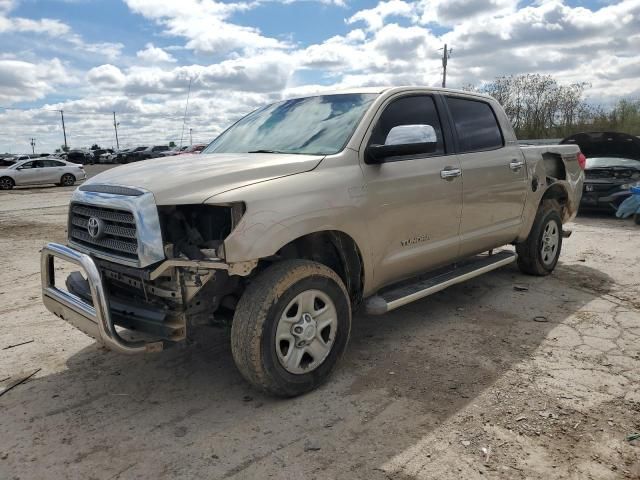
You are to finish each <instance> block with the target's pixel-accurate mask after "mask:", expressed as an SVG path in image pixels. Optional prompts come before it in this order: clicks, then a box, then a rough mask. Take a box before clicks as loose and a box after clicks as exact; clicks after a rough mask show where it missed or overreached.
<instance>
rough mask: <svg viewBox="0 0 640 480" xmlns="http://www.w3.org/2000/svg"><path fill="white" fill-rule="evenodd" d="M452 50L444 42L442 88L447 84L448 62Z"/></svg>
mask: <svg viewBox="0 0 640 480" xmlns="http://www.w3.org/2000/svg"><path fill="white" fill-rule="evenodd" d="M452 50H453V49H451V48H449V49H447V44H446V43H445V44H444V50H443V52H442V88H445V87H446V86H447V63H448V60H449V56H451V52H452Z"/></svg>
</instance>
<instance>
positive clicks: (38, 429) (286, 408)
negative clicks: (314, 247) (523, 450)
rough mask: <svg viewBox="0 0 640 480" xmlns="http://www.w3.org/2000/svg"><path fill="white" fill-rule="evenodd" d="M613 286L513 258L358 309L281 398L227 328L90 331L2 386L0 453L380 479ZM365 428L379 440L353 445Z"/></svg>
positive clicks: (66, 463) (226, 474)
mask: <svg viewBox="0 0 640 480" xmlns="http://www.w3.org/2000/svg"><path fill="white" fill-rule="evenodd" d="M594 279H596V280H597V281H596V282H595V283H594ZM515 283H517V284H524V285H525V286H526V288H528V289H527V290H525V291H516V290H515V289H514V287H513V285H514V284H515ZM611 285H612V280H611V279H610V278H609V277H608V276H606V275H604V274H603V273H601V272H599V271H596V270H594V269H591V268H589V267H587V266H584V265H560V266H559V267H558V270H557V274H554V275H553V276H551V277H547V278H544V279H542V278H534V277H524V276H522V275H520V274H519V273H518V272H517V269H516V268H515V267H514V266H511V267H507V268H504V269H502V270H501V271H497V272H494V273H490V274H487V275H485V276H483V277H480V278H477V279H474V280H471V281H469V282H467V283H466V284H462V285H458V286H455V287H451V288H449V289H448V290H445V291H444V292H441V293H439V294H437V295H434V296H432V297H429V298H427V299H424V300H421V301H419V302H416V303H413V304H411V305H409V306H407V307H405V308H403V309H399V310H397V311H394V312H391V313H389V314H387V315H385V316H380V317H372V316H366V315H357V316H356V317H355V318H354V324H353V329H352V337H351V342H350V346H349V348H348V351H347V353H346V355H345V358H344V359H343V361H342V363H341V364H340V366H339V367H338V370H337V372H336V374H335V375H334V376H333V377H332V379H331V380H329V382H328V383H327V384H325V385H324V386H322V387H321V388H320V389H318V390H317V391H314V392H311V393H309V394H307V395H305V396H302V397H300V398H296V399H289V400H282V399H274V398H271V397H268V396H265V395H263V394H261V393H259V392H257V391H255V390H253V389H252V388H251V387H249V386H248V385H247V384H246V383H245V382H244V381H243V380H242V378H241V377H240V375H239V373H238V372H237V370H236V368H235V366H234V364H233V360H232V357H231V351H230V347H229V333H228V331H226V330H224V329H213V328H203V329H202V331H201V332H199V333H202V335H201V336H200V340H199V341H198V343H196V344H194V345H190V346H187V347H185V348H176V349H173V350H167V351H165V352H163V353H161V354H157V355H151V356H141V357H124V356H120V355H117V354H114V353H111V352H106V351H104V350H101V349H98V348H97V347H96V346H93V345H92V346H89V347H87V348H84V349H83V350H81V351H79V352H78V353H76V354H74V355H73V356H71V357H70V358H69V359H68V361H67V365H66V366H67V369H66V370H63V371H61V372H59V373H55V374H52V375H48V376H45V377H41V378H37V379H36V380H33V381H30V382H28V383H26V384H24V385H22V386H20V387H18V388H16V389H14V390H13V391H11V392H9V393H8V394H7V395H6V396H4V397H3V398H2V399H1V400H0V402H1V403H2V405H3V407H2V408H3V409H4V410H5V413H4V416H5V419H7V420H6V421H3V423H4V424H5V428H6V431H11V432H12V435H11V437H12V442H11V443H12V444H13V447H11V449H9V450H8V454H9V456H8V458H7V460H6V462H8V463H7V464H5V466H6V465H9V467H10V469H11V470H13V471H14V472H13V473H14V474H15V475H20V476H21V477H22V476H24V477H25V478H36V477H42V475H43V472H44V471H47V472H48V473H49V476H50V478H57V477H63V476H67V475H69V472H73V475H77V476H78V477H80V478H88V477H92V478H111V477H113V476H114V475H116V476H117V475H119V472H120V473H122V472H125V473H122V475H123V477H122V478H129V477H134V476H135V475H136V474H137V475H142V476H144V477H147V478H151V477H153V478H174V477H176V476H185V477H189V478H200V477H203V476H204V477H206V478H230V477H236V478H266V476H267V473H271V474H273V475H274V476H275V477H276V478H289V476H292V475H294V474H295V475H300V476H301V478H302V477H304V476H308V475H310V474H311V473H312V472H313V471H314V469H320V470H319V471H322V472H323V475H325V476H326V478H339V477H341V478H344V475H343V473H344V472H349V471H354V472H355V471H357V472H358V474H357V475H354V476H356V477H358V478H361V477H367V478H386V477H385V474H383V473H382V472H381V471H380V470H379V468H380V467H381V466H382V465H383V464H385V462H387V461H389V460H390V459H391V458H393V457H395V456H396V455H398V454H400V453H401V452H402V451H404V450H405V449H408V448H410V447H411V446H412V445H413V444H414V443H415V439H416V438H420V437H423V436H425V435H428V434H429V432H431V431H432V430H434V429H435V428H437V427H438V425H440V424H442V422H444V421H446V420H447V419H448V418H449V417H451V416H452V415H455V414H456V413H457V412H458V411H459V410H461V409H462V408H464V407H465V406H466V405H467V404H469V403H470V402H473V401H474V399H475V398H477V397H478V396H479V395H480V394H482V392H484V391H485V390H487V389H488V388H490V387H491V386H492V385H493V384H494V383H495V382H496V381H497V380H498V379H500V377H501V376H502V375H504V374H505V372H507V371H508V370H510V369H513V368H514V367H515V366H517V365H518V364H519V363H521V362H523V361H526V360H527V359H528V358H530V357H531V356H532V354H533V353H534V351H535V350H536V349H538V348H539V347H540V345H541V344H542V342H543V341H544V340H545V338H546V337H547V335H548V334H549V332H550V331H551V330H552V329H554V328H555V327H557V326H558V325H559V324H561V323H563V322H565V321H566V320H567V319H568V318H570V317H571V316H572V315H573V314H574V313H576V312H577V311H578V310H580V309H581V308H582V307H583V306H584V305H585V304H587V303H589V302H591V301H593V300H594V299H596V298H598V297H600V296H601V295H604V294H605V293H607V292H608V291H609V288H610V286H611ZM535 316H544V317H545V318H546V320H547V321H545V322H535V321H533V317H535ZM9 419H12V420H9ZM417 419H420V421H417ZM425 419H428V421H425ZM36 439H37V442H36V443H37V445H38V447H37V448H38V450H37V456H38V459H39V460H38V462H36V463H33V462H32V463H29V462H25V461H24V459H25V458H26V457H25V455H26V454H25V453H24V452H22V451H21V450H20V449H28V448H29V446H31V445H33V444H34V442H35V441H36ZM367 439H375V442H373V443H371V445H369V446H368V447H367V446H364V447H363V442H365V443H366V442H368V441H369V440H367ZM5 445H6V443H5ZM18 445H19V446H21V447H20V448H18V447H16V446H18ZM5 453H7V451H6V449H5ZM256 469H260V473H256V472H257V470H256ZM350 469H355V470H350ZM365 472H366V473H367V474H366V475H365V474H364V473H365ZM347 476H348V475H347ZM323 478H325V477H323ZM393 478H402V477H401V476H400V477H398V476H394V477H393Z"/></svg>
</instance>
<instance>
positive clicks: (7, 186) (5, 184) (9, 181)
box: [0, 177, 16, 190]
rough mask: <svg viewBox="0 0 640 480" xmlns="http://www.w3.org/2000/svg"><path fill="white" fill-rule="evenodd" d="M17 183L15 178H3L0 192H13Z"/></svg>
mask: <svg viewBox="0 0 640 480" xmlns="http://www.w3.org/2000/svg"><path fill="white" fill-rule="evenodd" d="M15 185H16V182H14V181H13V178H10V177H1V178H0V190H11V189H12V188H13V187H15Z"/></svg>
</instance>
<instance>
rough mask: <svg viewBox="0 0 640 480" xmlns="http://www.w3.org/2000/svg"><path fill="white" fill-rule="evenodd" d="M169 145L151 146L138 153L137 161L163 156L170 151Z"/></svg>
mask: <svg viewBox="0 0 640 480" xmlns="http://www.w3.org/2000/svg"><path fill="white" fill-rule="evenodd" d="M170 150H171V149H170V148H169V145H153V146H151V147H147V148H146V149H144V150H141V151H140V152H139V153H138V160H148V159H150V158H158V157H163V156H165V153H166V152H168V151H170Z"/></svg>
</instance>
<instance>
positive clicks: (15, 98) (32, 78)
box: [0, 58, 71, 104]
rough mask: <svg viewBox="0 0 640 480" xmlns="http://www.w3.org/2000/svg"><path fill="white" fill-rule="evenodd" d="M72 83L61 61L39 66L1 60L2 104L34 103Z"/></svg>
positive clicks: (0, 98)
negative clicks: (61, 86)
mask: <svg viewBox="0 0 640 480" xmlns="http://www.w3.org/2000/svg"><path fill="white" fill-rule="evenodd" d="M70 81H71V79H70V78H69V75H68V73H67V70H66V69H65V67H64V65H63V64H62V62H61V61H60V60H58V59H57V58H54V59H52V60H50V61H47V62H39V63H37V64H35V63H30V62H25V61H21V60H13V59H5V60H0V102H1V103H3V104H6V103H14V102H19V101H33V100H38V99H40V98H43V97H44V96H45V95H47V94H48V93H50V92H53V91H55V89H56V87H58V86H60V85H63V84H67V83H69V82H70Z"/></svg>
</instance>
